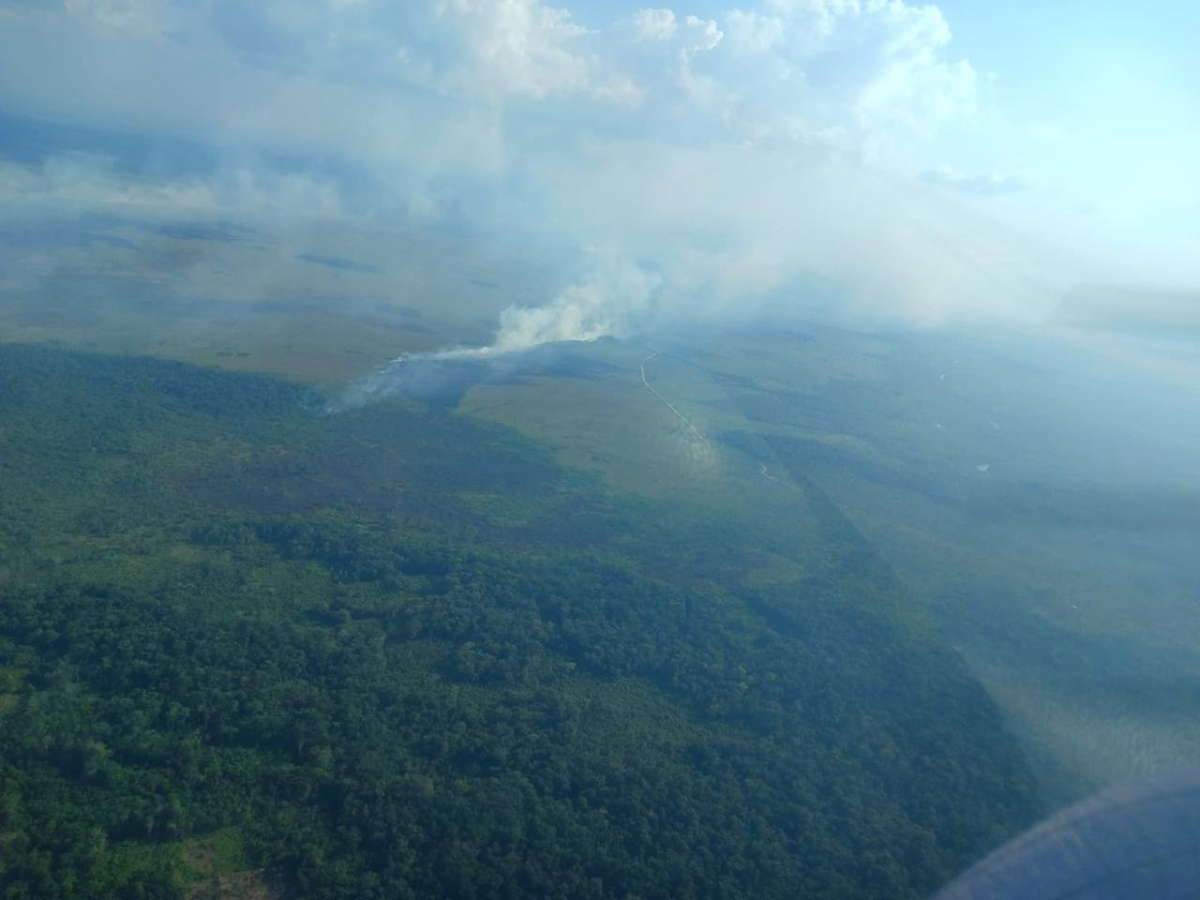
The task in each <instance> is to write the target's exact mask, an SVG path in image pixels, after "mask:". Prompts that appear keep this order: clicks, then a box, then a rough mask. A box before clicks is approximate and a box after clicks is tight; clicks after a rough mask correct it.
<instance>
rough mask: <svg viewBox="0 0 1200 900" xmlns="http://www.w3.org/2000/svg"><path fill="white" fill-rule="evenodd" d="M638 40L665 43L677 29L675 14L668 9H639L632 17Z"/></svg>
mask: <svg viewBox="0 0 1200 900" xmlns="http://www.w3.org/2000/svg"><path fill="white" fill-rule="evenodd" d="M633 26H634V28H635V29H636V31H637V36H638V40H642V41H665V40H668V39H670V37H671V36H672V35H674V34H675V30H676V29H677V28H678V27H679V25H678V23H677V22H676V21H675V13H673V12H672V11H671V10H669V9H639V10H638V11H637V13H636V14H635V15H634V17H633Z"/></svg>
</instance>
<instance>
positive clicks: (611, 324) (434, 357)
mask: <svg viewBox="0 0 1200 900" xmlns="http://www.w3.org/2000/svg"><path fill="white" fill-rule="evenodd" d="M660 283H661V279H660V277H659V276H658V275H656V274H654V273H650V272H647V271H645V270H644V269H641V268H639V267H637V266H621V267H613V268H611V269H610V271H608V272H606V273H604V274H601V275H596V276H593V277H592V278H590V279H588V280H587V281H584V282H582V283H580V284H573V285H571V286H570V287H567V288H566V289H564V290H563V291H562V292H561V293H559V295H558V296H557V297H555V298H554V300H553V301H551V302H550V303H549V304H547V305H546V306H510V307H508V308H507V309H506V310H504V311H503V312H502V313H501V314H500V327H499V329H498V330H497V332H496V337H495V339H494V340H493V341H492V343H490V344H487V345H486V346H483V347H450V348H447V349H445V350H438V351H436V352H433V353H411V354H406V355H404V356H401V357H399V358H397V359H394V360H392V362H390V363H388V364H387V365H385V366H383V367H381V368H380V369H379V370H378V371H377V372H376V373H375V374H374V375H372V376H370V377H369V378H364V379H362V380H360V381H357V382H355V383H354V384H352V385H350V387H349V389H348V390H347V391H346V393H345V394H344V395H343V396H342V398H341V399H340V400H338V401H337V402H335V403H332V404H331V405H330V407H329V409H330V411H331V412H338V411H342V410H345V409H352V408H354V407H357V406H361V405H363V404H364V403H368V402H370V401H371V400H376V399H380V398H383V397H390V396H394V395H406V396H416V397H428V396H430V395H437V394H439V393H442V392H443V390H444V389H446V388H448V387H449V388H452V387H455V386H459V385H461V384H462V383H464V382H467V381H473V380H477V379H481V378H484V377H487V376H488V375H496V374H512V373H514V372H517V371H520V370H521V368H522V362H521V360H522V359H523V354H524V355H528V354H529V352H530V351H534V350H536V349H537V348H539V347H547V349H549V347H548V345H552V344H556V343H563V342H568V341H583V342H587V341H595V340H599V339H600V338H604V337H617V338H620V337H627V336H629V335H630V334H632V333H635V332H636V331H637V330H638V328H639V327H640V326H641V325H642V324H643V320H644V318H645V316H646V315H647V314H648V313H649V312H650V311H651V310H652V308H653V299H654V294H655V292H656V291H657V289H658V287H659V284H660Z"/></svg>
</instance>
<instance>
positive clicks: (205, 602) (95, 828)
mask: <svg viewBox="0 0 1200 900" xmlns="http://www.w3.org/2000/svg"><path fill="white" fill-rule="evenodd" d="M321 410H322V398H321V397H319V396H317V395H315V394H313V393H311V392H309V391H308V390H306V389H304V388H300V387H296V386H294V385H290V384H286V383H283V382H280V381H276V380H272V379H269V378H266V377H262V376H255V375H245V374H234V373H223V372H216V371H210V370H206V369H199V368H194V367H190V366H187V365H184V364H180V363H172V362H166V361H159V360H149V359H141V358H113V357H103V356H93V355H87V354H77V353H71V352H66V351H62V350H55V349H50V348H46V347H39V346H4V347H0V484H2V485H3V490H2V491H0V896H3V897H5V898H34V897H37V898H41V897H77V896H87V897H94V898H106V897H122V898H124V897H130V898H135V897H136V898H142V897H182V896H189V895H190V896H192V897H206V896H227V895H240V896H291V895H296V896H304V897H328V898H333V897H352V898H372V897H377V898H385V897H386V898H395V897H497V898H499V897H518V896H531V897H546V898H554V897H562V898H576V897H627V898H634V897H641V898H656V897H662V898H667V897H672V898H673V897H684V898H686V897H751V896H752V897H762V898H770V897H780V898H783V897H787V898H792V897H797V896H821V897H862V896H867V897H881V898H882V897H886V898H902V897H919V896H923V895H925V894H927V893H928V892H929V891H930V890H932V889H934V888H935V887H937V886H938V885H939V884H940V883H941V882H942V881H944V880H945V879H946V878H947V877H949V876H950V875H952V874H954V873H955V872H956V871H957V870H959V869H960V868H962V867H963V866H965V865H966V864H968V863H969V862H971V861H973V860H974V858H976V857H977V856H978V855H979V854H980V853H981V852H983V851H985V850H987V849H989V848H990V847H991V846H993V845H995V844H996V843H998V842H999V841H1001V840H1003V839H1004V838H1006V837H1008V836H1010V835H1011V834H1012V833H1014V832H1015V831H1016V830H1018V829H1019V828H1021V827H1023V826H1025V825H1027V824H1028V823H1029V822H1030V821H1031V820H1032V819H1033V818H1035V817H1036V815H1037V813H1038V801H1037V797H1036V796H1035V791H1034V788H1033V785H1032V780H1031V778H1030V776H1029V774H1028V772H1027V770H1026V768H1025V764H1024V762H1023V761H1022V759H1021V757H1020V755H1019V754H1018V752H1017V751H1016V750H1015V748H1014V745H1013V743H1012V742H1011V740H1009V738H1008V737H1007V736H1006V734H1005V732H1004V731H1003V729H1002V727H1001V724H1000V722H999V716H998V714H997V712H996V711H995V709H994V707H993V705H992V704H991V702H990V701H989V699H988V697H987V695H986V694H985V692H984V691H983V690H982V689H981V688H980V687H979V685H978V684H977V683H976V682H975V681H973V680H972V679H971V678H970V677H969V675H968V674H967V672H966V671H965V668H964V667H963V665H962V664H961V663H960V662H959V660H958V659H957V657H956V656H955V655H954V654H953V653H951V652H950V651H949V650H948V649H947V648H946V647H945V646H944V645H942V644H941V643H940V641H939V640H938V639H937V638H936V637H935V635H934V633H933V631H932V629H931V628H930V627H929V626H928V623H927V622H926V621H925V620H924V619H923V618H922V617H921V616H919V615H917V614H915V613H914V612H913V610H912V608H911V604H909V602H908V601H907V598H906V596H905V594H904V590H903V588H902V587H901V585H900V583H899V581H898V580H897V579H896V577H895V576H894V574H893V573H892V572H891V569H890V568H889V567H888V566H887V565H886V563H884V561H883V560H882V559H881V558H880V557H879V556H878V555H877V554H875V553H874V551H873V550H872V549H871V546H870V545H869V544H868V542H866V541H865V540H864V539H863V537H862V535H861V534H860V533H859V532H858V531H857V529H856V528H855V527H854V526H853V525H852V524H851V523H850V522H849V521H848V520H847V519H846V518H845V517H844V516H843V515H842V514H841V512H840V511H839V510H838V508H837V507H836V506H835V505H834V504H833V503H831V502H830V501H829V500H828V499H827V498H826V497H825V495H824V494H823V493H821V491H820V490H818V489H817V488H816V487H815V486H813V485H805V484H803V483H802V482H801V486H800V487H799V488H795V489H793V490H794V492H795V498H794V499H791V500H790V501H789V502H791V503H792V504H793V505H796V506H797V507H803V509H802V511H801V512H798V513H797V515H801V514H802V515H804V516H807V517H808V518H807V520H806V521H810V522H811V523H814V525H813V528H812V529H806V530H802V531H800V532H795V530H794V529H793V533H790V534H789V532H788V530H787V529H777V528H774V527H772V528H768V529H765V530H763V531H761V532H755V531H753V525H752V524H751V523H748V522H745V521H743V520H741V519H739V518H736V517H726V518H722V517H715V516H713V515H711V514H710V512H708V511H706V510H705V509H704V508H702V507H698V506H689V504H687V503H686V502H683V501H678V500H676V501H670V502H668V501H665V500H662V501H660V500H654V501H651V500H647V499H644V498H640V499H638V498H633V497H629V496H622V495H617V494H613V493H612V492H611V491H610V490H608V489H607V488H605V487H604V485H603V484H602V483H601V482H599V481H598V480H596V479H595V478H593V477H591V476H586V475H583V474H580V473H579V472H576V471H573V470H569V469H565V468H563V467H562V466H560V465H559V464H557V463H556V462H555V461H554V460H553V458H552V457H551V456H550V455H548V454H547V453H546V452H545V451H544V450H542V449H541V448H540V447H539V446H537V445H536V444H534V443H532V442H530V441H529V440H527V439H524V438H521V437H520V436H518V435H517V434H516V433H515V432H513V431H510V430H508V429H505V428H502V427H500V426H496V425H489V424H486V423H483V422H480V421H477V420H473V419H470V418H467V417H465V416H461V415H456V414H453V413H447V412H439V411H429V410H425V409H421V408H417V407H414V406H408V405H404V404H400V403H392V404H380V405H377V406H373V407H369V408H366V409H362V410H358V411H354V412H350V413H343V414H340V415H337V416H329V415H325V414H324V413H323V412H322V411H321Z"/></svg>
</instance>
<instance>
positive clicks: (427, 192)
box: [0, 0, 1074, 343]
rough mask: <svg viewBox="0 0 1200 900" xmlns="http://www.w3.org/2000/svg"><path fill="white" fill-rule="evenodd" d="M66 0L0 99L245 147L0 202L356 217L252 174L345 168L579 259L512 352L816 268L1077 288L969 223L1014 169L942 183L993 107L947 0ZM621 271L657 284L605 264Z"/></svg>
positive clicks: (316, 181) (914, 307)
mask: <svg viewBox="0 0 1200 900" xmlns="http://www.w3.org/2000/svg"><path fill="white" fill-rule="evenodd" d="M2 2H3V0H0V3H2ZM72 2H75V3H78V4H79V6H78V8H77V13H76V14H75V15H68V14H65V13H63V12H62V11H61V10H60V11H57V12H49V11H46V10H38V11H36V13H35V12H28V11H26V12H20V13H8V16H9V18H8V19H6V26H9V25H11V27H6V28H3V29H0V105H4V106H6V107H7V108H10V109H20V110H25V111H30V112H33V113H34V114H42V115H45V116H48V117H51V118H53V117H56V116H57V117H62V118H67V119H71V118H75V119H81V120H83V119H86V120H90V121H99V122H102V123H105V124H110V125H111V126H113V127H115V128H118V129H120V128H127V129H132V130H135V131H136V130H139V129H142V130H145V129H148V128H152V129H155V130H157V131H158V132H173V133H179V134H184V135H191V136H193V137H195V138H198V139H202V140H213V141H215V142H216V143H219V144H220V145H221V146H222V147H233V148H234V150H233V151H231V152H230V154H229V156H230V158H228V159H222V161H221V164H220V166H219V167H218V168H219V171H217V172H216V173H215V174H213V175H212V177H207V178H205V179H195V178H190V177H186V178H179V179H176V180H175V182H173V183H167V182H152V181H146V180H144V179H142V180H139V179H138V178H129V177H128V176H123V175H121V174H120V172H119V167H106V166H104V165H101V164H96V163H95V161H94V160H93V161H92V162H89V163H87V164H84V163H83V162H81V161H80V160H79V159H69V158H64V159H62V160H59V161H58V162H54V163H48V164H46V165H44V166H42V167H41V168H34V169H26V168H21V167H18V168H15V169H14V168H11V167H9V168H6V169H4V170H3V171H0V190H3V191H5V192H6V194H7V195H8V196H19V197H21V198H23V199H26V200H28V199H32V198H36V197H37V196H38V195H39V192H41V194H42V195H44V196H46V197H63V196H73V197H76V198H82V199H90V200H92V201H95V202H127V203H136V202H160V203H175V202H179V203H190V204H195V205H204V204H206V203H207V204H210V205H213V206H216V207H220V208H227V207H229V206H230V205H236V204H237V203H239V202H244V203H247V204H251V205H255V204H257V205H260V206H269V205H271V204H278V205H279V206H280V208H281V209H285V210H286V211H287V212H288V213H290V212H291V211H293V210H295V209H298V208H304V207H306V206H307V207H309V208H311V209H312V210H316V211H326V212H328V211H330V210H333V211H335V212H341V213H344V212H346V211H348V210H352V209H358V210H359V211H361V208H357V207H356V206H355V203H356V202H363V201H361V198H360V199H359V200H358V201H355V200H348V199H347V193H348V191H347V190H345V185H344V184H343V183H342V182H341V181H340V180H339V179H340V177H341V176H340V175H337V174H332V175H328V176H322V177H315V176H311V175H296V174H292V175H285V174H283V173H281V172H279V171H276V170H274V169H273V168H272V164H271V163H270V162H264V161H263V160H264V159H267V160H269V159H271V158H272V156H271V152H273V151H278V150H284V151H286V152H287V153H289V154H299V155H301V156H304V155H306V154H307V155H308V156H309V157H311V158H316V159H320V160H335V161H337V162H338V163H345V164H347V166H349V167H352V168H353V169H354V172H355V175H354V177H357V178H360V179H362V180H363V181H364V182H366V183H367V184H368V185H369V188H368V189H367V190H366V191H360V193H368V194H369V198H368V200H367V201H365V202H366V204H367V205H368V206H369V209H370V212H371V214H373V215H374V214H378V213H379V211H380V210H384V209H388V208H389V204H390V207H391V209H393V210H398V211H400V212H402V213H404V214H411V213H413V212H417V213H419V214H421V215H428V216H437V215H441V214H443V213H445V211H447V210H449V211H452V212H454V213H455V214H457V215H459V216H461V217H462V220H463V221H469V222H470V223H471V225H472V226H473V227H475V228H477V229H479V230H480V231H486V230H488V229H489V228H490V229H493V230H495V231H497V232H502V233H504V234H506V235H517V236H520V237H526V238H534V239H545V240H547V241H549V240H553V241H555V242H556V243H555V246H562V247H563V248H564V254H568V253H570V251H571V249H572V248H574V250H575V251H576V252H577V253H578V254H579V255H580V256H583V257H585V258H587V259H591V260H593V264H594V265H595V267H596V270H597V272H598V273H599V274H596V275H595V276H594V277H587V276H586V275H585V276H584V277H582V278H579V279H577V286H576V287H575V288H571V289H568V290H567V291H565V292H564V293H563V294H562V295H561V296H559V297H558V299H556V300H553V301H551V302H550V304H549V306H548V308H547V309H546V310H536V311H533V310H531V311H522V310H517V311H513V312H511V313H509V314H507V315H506V319H505V321H504V323H503V328H502V330H501V337H500V338H499V342H500V343H504V342H506V341H509V340H512V341H516V342H517V343H521V342H524V341H528V340H536V339H541V338H544V337H545V336H547V335H560V336H561V335H567V334H571V335H594V334H596V333H599V332H601V331H604V330H610V331H617V330H619V329H622V328H629V327H633V326H632V325H631V323H641V322H645V321H647V320H649V319H651V318H653V317H654V316H655V315H658V314H660V313H661V314H663V315H676V316H681V317H682V316H683V315H684V314H685V313H684V311H685V310H686V311H687V314H688V315H691V314H703V313H705V312H706V311H718V312H719V314H721V315H730V314H732V313H731V310H734V309H735V308H737V309H757V308H761V304H762V303H764V302H766V299H765V298H768V297H770V296H772V295H773V294H775V295H777V294H779V293H780V292H786V291H788V290H790V289H792V288H793V287H794V285H795V284H797V283H799V282H801V281H803V280H804V279H806V278H814V277H815V278H820V279H824V280H827V281H829V282H831V283H837V284H838V285H839V286H840V288H841V289H842V292H843V296H845V297H847V298H849V300H848V302H850V303H852V304H854V305H855V308H857V309H871V310H872V311H874V312H882V311H887V312H888V313H889V314H892V315H896V316H901V317H904V318H908V319H919V320H923V321H927V320H931V319H938V318H946V317H953V316H955V315H959V314H964V315H978V314H981V313H983V312H986V313H987V314H989V315H992V314H1000V312H1001V311H1004V312H1006V313H1007V314H1013V315H1017V314H1019V315H1027V314H1029V312H1028V311H1029V310H1030V309H1032V308H1033V307H1036V306H1037V304H1038V303H1039V302H1041V298H1044V297H1045V296H1047V295H1048V294H1050V293H1052V292H1053V290H1055V289H1057V288H1058V287H1061V285H1062V284H1063V283H1064V282H1065V280H1068V275H1069V274H1071V272H1073V271H1074V270H1071V272H1068V269H1070V264H1069V263H1068V262H1065V261H1063V260H1061V259H1060V260H1057V261H1054V254H1048V253H1046V252H1045V251H1043V250H1042V249H1041V248H1040V246H1038V245H1037V242H1035V241H1029V240H1022V239H1019V238H1018V237H1016V236H1014V235H1013V234H1011V233H1010V232H1008V231H1006V230H1005V229H1003V228H1000V227H999V226H997V225H995V224H994V223H992V222H989V221H988V220H986V219H981V218H980V217H979V216H978V215H977V214H976V212H974V211H972V209H971V198H970V197H968V196H966V194H968V193H976V194H980V193H1000V192H1002V191H1008V190H1014V189H1015V188H1016V187H1017V186H1018V185H1017V183H1016V182H1015V181H1013V180H1011V179H1008V178H1006V177H1004V176H999V175H996V176H992V175H983V176H973V175H961V174H957V173H955V172H953V171H951V170H939V169H936V168H935V164H936V163H939V162H941V161H942V160H943V159H947V158H954V157H953V156H952V155H947V154H943V153H941V152H939V151H938V150H937V148H936V137H937V135H938V133H939V130H940V129H943V128H946V127H947V126H949V125H955V126H956V127H967V126H968V125H969V124H970V122H971V121H972V116H973V115H974V111H975V107H976V104H977V99H976V76H975V72H974V69H973V68H972V66H971V65H970V63H969V62H968V61H967V60H964V59H960V58H958V57H957V56H956V55H955V54H954V52H953V49H952V48H953V45H952V42H951V32H950V28H949V26H948V24H947V22H946V20H945V17H944V16H943V15H942V14H941V12H940V11H939V10H938V8H937V7H936V6H932V5H914V4H911V3H908V2H903V0H760V2H757V3H747V5H746V7H745V8H743V9H736V10H732V11H730V12H728V13H726V14H723V15H716V16H712V17H709V16H700V15H694V14H689V10H688V8H687V7H686V6H683V5H679V6H678V7H677V8H678V13H677V12H675V11H672V10H671V9H665V8H642V9H635V8H626V9H622V10H618V11H616V12H613V13H612V15H613V16H614V19H615V21H614V22H612V23H609V24H606V23H604V22H603V21H596V20H594V19H580V20H577V19H576V18H575V17H573V15H572V13H571V12H570V11H569V10H568V9H566V8H563V7H560V6H555V5H549V4H547V3H543V2H541V0H420V2H418V0H413V2H411V3H401V4H384V3H371V2H361V3H348V2H347V0H320V2H314V3H309V4H301V3H293V2H282V0H264V2H263V3H262V4H246V5H243V4H237V3H228V4H215V3H214V4H201V5H196V4H187V3H182V2H180V3H172V2H171V0H158V2H155V0H72ZM698 5H699V4H697V6H698ZM334 7H337V8H336V9H335V8H334ZM351 7H353V8H351ZM218 8H219V10H220V15H218V14H217V12H218ZM28 9H29V8H28V7H26V10H28ZM593 9H594V8H593ZM137 10H141V11H142V12H143V13H145V14H144V15H143V14H138V15H135V14H134V12H135V11H137ZM695 11H696V10H695V9H693V10H692V12H695ZM583 21H586V27H585V25H584V24H582V22H583ZM146 23H152V26H153V27H149V28H147V27H144V26H145V25H146ZM164 23H166V24H164ZM135 26H136V27H135ZM168 26H169V27H168ZM246 148H250V149H251V150H254V151H257V150H258V149H260V148H265V151H264V152H263V153H256V152H254V153H249V154H248V155H249V156H250V157H251V159H252V160H253V161H251V162H246V161H245V159H244V158H243V156H242V155H241V154H239V153H238V152H237V151H238V150H245V149H246ZM267 151H270V152H267ZM222 152H223V153H224V152H225V151H224V150H223V151H222ZM1003 165H1004V163H1003V162H998V163H997V164H996V166H997V168H999V167H1001V166H1003ZM990 167H991V166H990V164H985V165H982V166H980V167H979V168H978V169H973V170H972V171H987V170H988V169H989V168H990ZM1013 168H1016V169H1018V170H1020V171H1026V170H1027V168H1026V167H1025V166H1023V165H1021V164H1020V163H1018V164H1017V165H1015V166H1013ZM923 171H924V172H927V173H930V174H926V175H925V176H924V181H922V180H921V177H920V176H919V175H917V174H915V173H920V172H923ZM905 173H914V174H912V175H911V176H906V175H905ZM289 179H290V180H289ZM947 189H954V190H947ZM173 192H174V193H173ZM239 192H240V193H239ZM1026 193H1032V192H1026ZM1025 199H1026V197H1025V195H1024V194H1022V195H1021V197H1020V198H1017V197H1015V196H1014V198H1013V201H1012V204H1003V205H1015V204H1016V203H1017V202H1025ZM978 205H979V204H978V203H976V204H975V206H978ZM582 248H600V251H599V252H597V253H594V254H592V253H591V252H590V251H584V250H583V249H582ZM595 260H600V261H599V262H595ZM627 272H635V273H642V276H643V277H644V278H646V279H648V280H649V281H650V282H653V283H652V284H650V285H649V286H646V285H645V284H643V285H641V286H639V285H638V284H637V279H636V278H634V277H632V276H629V277H627V276H625V275H621V274H611V273H627ZM646 273H652V274H651V275H647V274H646ZM505 335H509V336H511V337H505ZM530 336H532V337H530ZM539 336H541V337H540V338H539Z"/></svg>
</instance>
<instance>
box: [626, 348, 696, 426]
mask: <svg viewBox="0 0 1200 900" xmlns="http://www.w3.org/2000/svg"><path fill="white" fill-rule="evenodd" d="M661 355H662V353H661V352H659V351H658V350H655V351H654V352H653V353H651V354H650V355H649V356H647V357H646V358H645V359H643V360H642V365H641V372H642V384H643V385H644V386H645V388H646V390H648V391H649V392H650V393H652V394H653V395H654V396H655V397H657V398H658V399H659V401H661V402H662V404H663V405H664V406H665V407H666V408H667V409H669V410H670V411H671V412H673V413H675V415H677V416H678V417H679V421H681V422H682V423H683V424H684V425H686V426H687V428H688V431H690V432H691V433H692V434H694V435H695V436H696V437H697V438H699V439H700V440H702V441H704V442H705V443H708V438H706V437H705V436H704V435H703V434H701V433H700V430H699V429H698V428H696V426H695V425H693V424H692V420H691V419H689V418H688V417H687V416H685V415H684V414H683V413H681V412H680V411H679V410H677V409H676V408H675V406H674V404H672V403H671V401H670V400H668V399H667V398H666V397H664V396H663V395H662V394H660V393H659V392H658V391H656V390H655V389H654V388H652V387H651V386H650V382H649V381H647V380H646V363H648V362H650V360H652V359H654V358H655V357H656V356H661Z"/></svg>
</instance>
